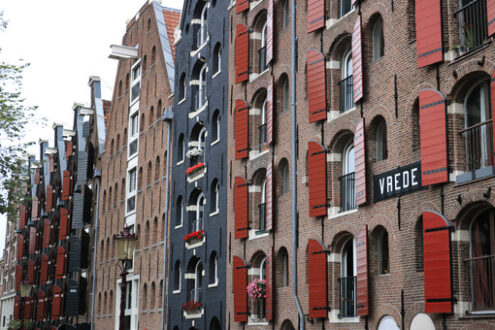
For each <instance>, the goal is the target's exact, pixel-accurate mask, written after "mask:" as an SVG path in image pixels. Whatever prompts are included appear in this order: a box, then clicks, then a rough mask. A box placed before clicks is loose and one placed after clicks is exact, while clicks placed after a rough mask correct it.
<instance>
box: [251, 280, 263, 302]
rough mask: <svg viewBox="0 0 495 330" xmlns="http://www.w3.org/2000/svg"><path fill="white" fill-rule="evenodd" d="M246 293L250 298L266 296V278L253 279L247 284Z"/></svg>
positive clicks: (259, 298) (257, 298)
mask: <svg viewBox="0 0 495 330" xmlns="http://www.w3.org/2000/svg"><path fill="white" fill-rule="evenodd" d="M247 293H248V296H249V297H250V298H253V299H256V300H261V299H265V298H266V280H260V279H258V278H257V279H255V280H254V281H252V282H251V283H249V284H248V286H247Z"/></svg>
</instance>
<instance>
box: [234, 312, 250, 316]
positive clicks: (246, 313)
mask: <svg viewBox="0 0 495 330" xmlns="http://www.w3.org/2000/svg"><path fill="white" fill-rule="evenodd" d="M236 314H237V315H249V313H248V312H237V313H236Z"/></svg>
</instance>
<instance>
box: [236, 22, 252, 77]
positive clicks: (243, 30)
mask: <svg viewBox="0 0 495 330" xmlns="http://www.w3.org/2000/svg"><path fill="white" fill-rule="evenodd" d="M248 79H249V29H248V27H247V26H246V25H244V24H237V26H236V37H235V83H236V84H238V83H240V82H243V81H246V80H248Z"/></svg>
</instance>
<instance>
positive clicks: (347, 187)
mask: <svg viewBox="0 0 495 330" xmlns="http://www.w3.org/2000/svg"><path fill="white" fill-rule="evenodd" d="M339 181H340V212H345V211H350V210H354V209H355V208H356V194H355V185H354V172H352V173H349V174H346V175H343V176H341V177H340V178H339Z"/></svg>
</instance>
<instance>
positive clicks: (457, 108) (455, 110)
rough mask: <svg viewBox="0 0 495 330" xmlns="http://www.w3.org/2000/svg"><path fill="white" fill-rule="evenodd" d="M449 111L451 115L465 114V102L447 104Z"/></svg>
mask: <svg viewBox="0 0 495 330" xmlns="http://www.w3.org/2000/svg"><path fill="white" fill-rule="evenodd" d="M447 113H448V114H449V115H464V104H463V103H457V102H453V103H450V104H449V105H447Z"/></svg>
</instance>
